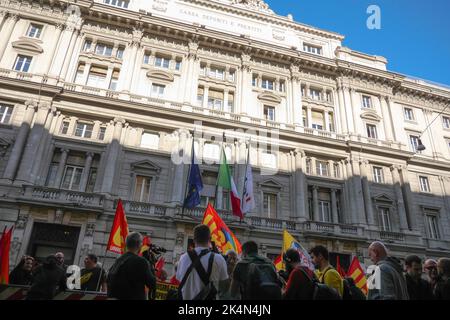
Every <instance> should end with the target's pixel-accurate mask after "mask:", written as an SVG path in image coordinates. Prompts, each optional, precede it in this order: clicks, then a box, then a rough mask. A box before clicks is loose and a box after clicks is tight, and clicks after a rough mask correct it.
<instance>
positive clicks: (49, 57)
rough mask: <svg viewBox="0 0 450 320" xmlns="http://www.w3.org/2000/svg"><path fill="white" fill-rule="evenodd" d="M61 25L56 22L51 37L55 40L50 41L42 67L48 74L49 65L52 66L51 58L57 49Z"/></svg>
mask: <svg viewBox="0 0 450 320" xmlns="http://www.w3.org/2000/svg"><path fill="white" fill-rule="evenodd" d="M63 27H64V26H63V25H62V24H60V23H58V24H57V25H56V27H55V30H56V34H55V36H54V37H53V39H55V41H53V42H52V47H51V49H50V51H49V53H50V54H49V55H48V56H47V57H46V59H47V61H46V63H45V68H44V70H45V74H48V73H49V72H50V67H51V66H52V62H53V59H54V58H55V53H56V49H57V47H58V43H59V41H60V37H61V32H62V29H63Z"/></svg>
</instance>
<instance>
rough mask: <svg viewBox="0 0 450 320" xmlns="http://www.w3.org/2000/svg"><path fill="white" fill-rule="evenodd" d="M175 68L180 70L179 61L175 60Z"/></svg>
mask: <svg viewBox="0 0 450 320" xmlns="http://www.w3.org/2000/svg"><path fill="white" fill-rule="evenodd" d="M175 70H177V71H180V70H181V61H176V62H175Z"/></svg>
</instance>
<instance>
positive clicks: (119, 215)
mask: <svg viewBox="0 0 450 320" xmlns="http://www.w3.org/2000/svg"><path fill="white" fill-rule="evenodd" d="M127 235H128V223H127V217H126V216H125V211H124V210H123V206H122V200H121V199H119V202H118V203H117V208H116V215H115V217H114V222H113V225H112V228H111V233H110V235H109V241H108V246H107V247H106V250H108V251H112V252H115V253H119V254H122V253H123V252H124V249H125V239H126V238H127Z"/></svg>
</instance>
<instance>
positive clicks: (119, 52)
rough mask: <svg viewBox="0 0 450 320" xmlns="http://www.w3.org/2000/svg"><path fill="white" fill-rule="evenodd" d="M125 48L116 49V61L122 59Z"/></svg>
mask: <svg viewBox="0 0 450 320" xmlns="http://www.w3.org/2000/svg"><path fill="white" fill-rule="evenodd" d="M124 50H125V48H124V47H119V48H118V49H117V53H116V58H117V59H123V52H124Z"/></svg>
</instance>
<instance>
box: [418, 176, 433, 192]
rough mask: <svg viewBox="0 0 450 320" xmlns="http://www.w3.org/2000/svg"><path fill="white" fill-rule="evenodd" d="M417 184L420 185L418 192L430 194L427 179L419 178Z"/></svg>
mask: <svg viewBox="0 0 450 320" xmlns="http://www.w3.org/2000/svg"><path fill="white" fill-rule="evenodd" d="M419 183H420V191H422V192H431V190H430V183H429V181H428V177H423V176H420V177H419Z"/></svg>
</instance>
